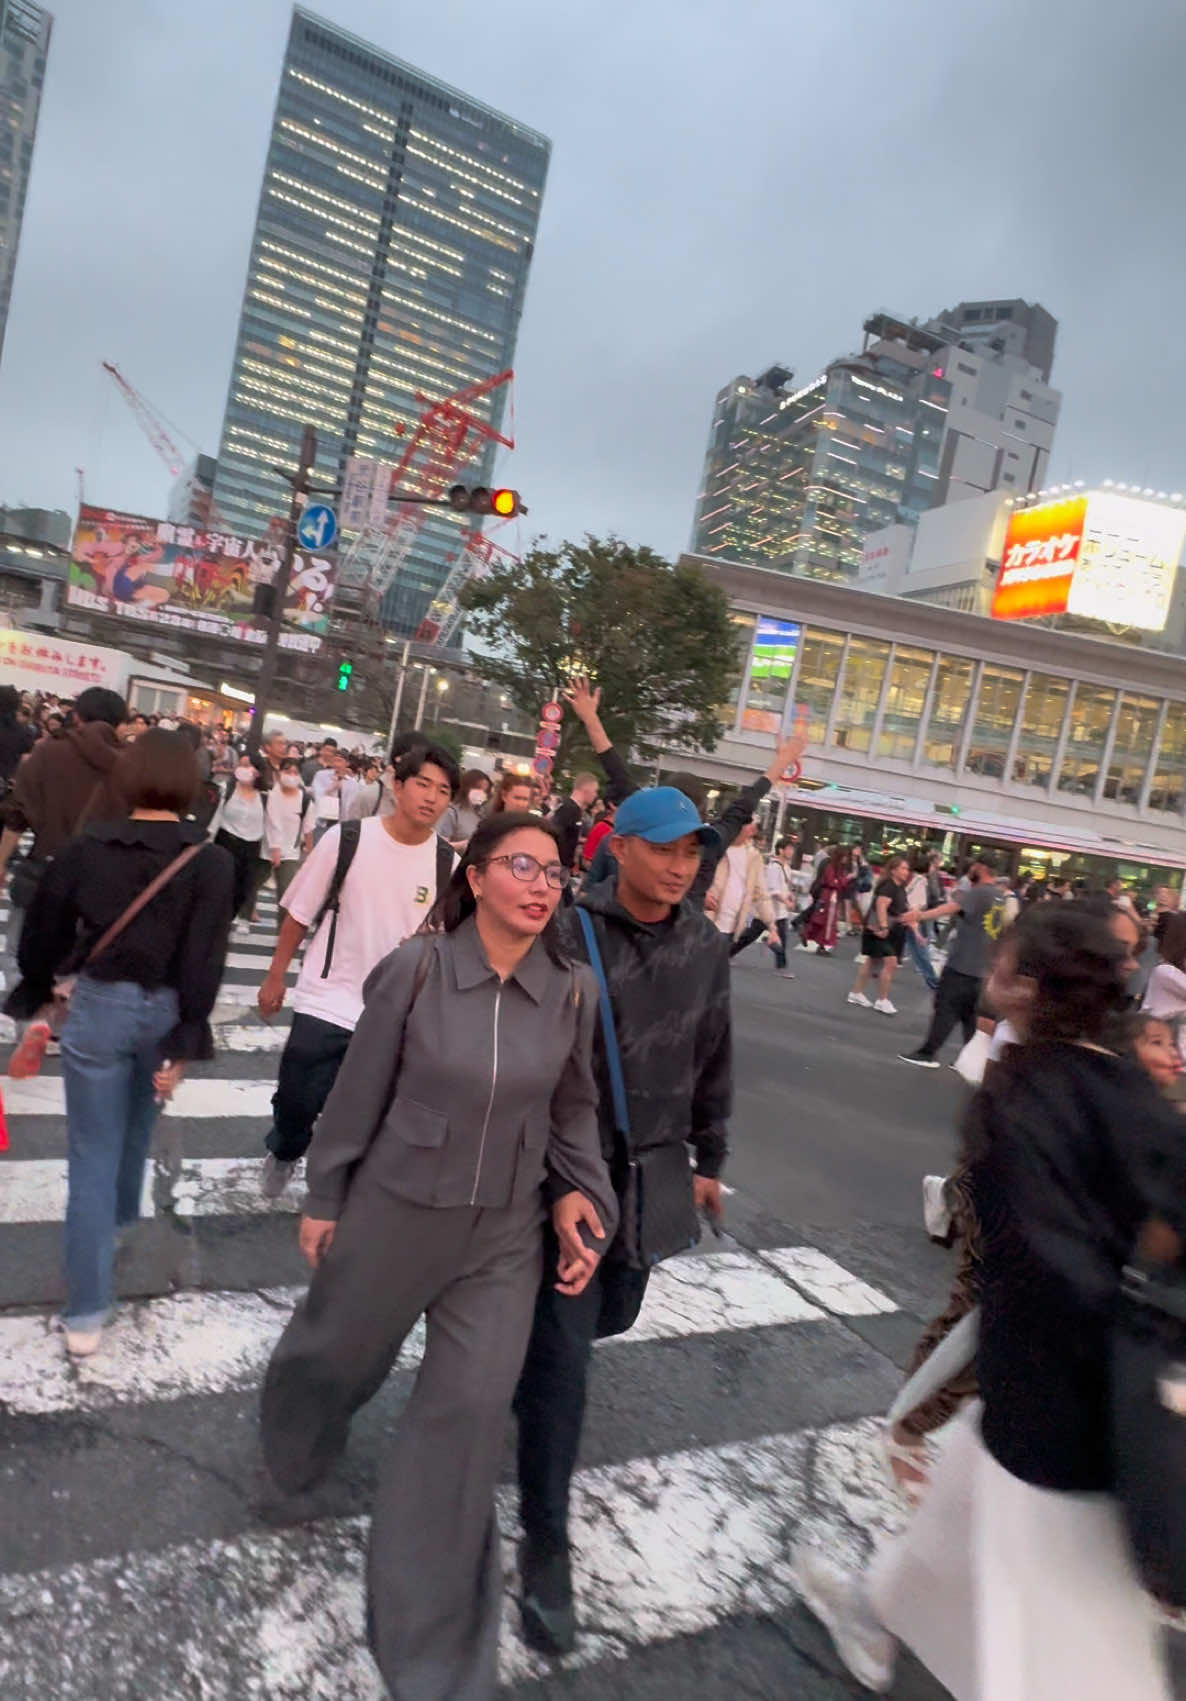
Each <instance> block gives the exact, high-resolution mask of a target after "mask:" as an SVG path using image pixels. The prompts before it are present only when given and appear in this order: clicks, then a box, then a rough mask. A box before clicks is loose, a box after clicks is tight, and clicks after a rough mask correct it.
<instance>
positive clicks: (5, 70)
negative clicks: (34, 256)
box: [0, 0, 53, 358]
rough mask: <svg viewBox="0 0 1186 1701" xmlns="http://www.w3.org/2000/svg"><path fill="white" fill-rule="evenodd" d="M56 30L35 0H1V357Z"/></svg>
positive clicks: (51, 20)
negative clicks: (43, 91)
mask: <svg viewBox="0 0 1186 1701" xmlns="http://www.w3.org/2000/svg"><path fill="white" fill-rule="evenodd" d="M52 29H53V19H52V17H51V16H50V14H49V13H48V12H47V11H45V10H44V8H43V7H41V6H35V5H33V4H32V0H0V358H2V357H3V354H4V332H5V329H6V327H7V324H8V308H9V303H10V302H11V300H12V280H13V275H14V273H15V271H16V260H17V249H18V246H19V244H20V239H21V221H22V219H23V218H24V214H25V196H26V195H27V193H28V189H29V174H30V172H31V171H32V169H33V145H34V143H35V141H36V139H37V117H38V113H39V112H40V109H41V89H42V84H43V83H44V82H45V64H46V58H47V56H48V54H49V39H50V33H51V31H52Z"/></svg>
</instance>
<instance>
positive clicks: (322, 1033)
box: [258, 744, 461, 1199]
mask: <svg viewBox="0 0 1186 1701" xmlns="http://www.w3.org/2000/svg"><path fill="white" fill-rule="evenodd" d="M392 771H393V774H394V779H393V781H392V786H391V791H392V795H393V797H394V799H395V807H394V809H393V810H392V812H391V814H390V815H374V816H371V817H370V818H369V819H367V820H365V821H345V822H340V823H337V824H335V825H334V826H333V827H332V828H331V829H330V831H329V832H327V833H326V834H325V836H324V837H323V838H322V839H321V840H320V842H319V843H318V844H316V845H315V846H314V848H313V851H312V853H311V854H310V856H309V858H308V860H307V861H306V863H305V865H304V867H303V868H302V869H301V871H300V873H299V874H298V875H297V876H296V879H295V880H294V881H293V882H292V885H291V886H290V887H289V888H288V891H287V893H286V895H285V897H284V900H283V908H284V909H285V910H286V911H287V912H288V913H287V914H286V915H285V917H284V921H283V922H282V924H281V927H280V936H279V938H278V940H277V941H276V950H275V953H274V955H273V957H272V963H271V967H270V968H269V970H268V973H267V976H266V978H265V980H264V983H263V985H262V986H261V987H260V989H259V1000H258V1002H259V1008H260V1011H261V1012H262V1014H263V1015H265V1016H274V1015H275V1014H276V1013H277V1011H278V1010H279V1009H280V1007H281V1005H282V1004H283V1003H284V998H285V992H286V987H285V980H284V977H285V974H286V973H287V971H288V967H289V964H290V963H291V962H292V960H293V957H294V956H295V955H296V952H297V949H298V947H299V946H300V944H301V941H302V940H303V939H304V938H305V935H306V934H307V933H308V932H309V930H310V928H313V929H315V933H314V937H313V938H312V939H311V940H310V942H309V945H308V948H307V950H306V951H305V956H304V961H303V962H302V964H301V972H300V976H299V978H298V980H297V983H296V986H295V988H294V989H293V994H292V1008H293V1012H294V1014H293V1018H292V1027H291V1028H290V1030H289V1034H288V1042H287V1044H286V1045H285V1047H284V1051H283V1054H282V1055H281V1058H280V1076H279V1080H278V1082H277V1085H276V1093H275V1096H274V1098H273V1099H272V1127H271V1129H270V1131H269V1133H268V1136H267V1139H266V1142H265V1144H266V1145H267V1148H268V1151H267V1156H266V1157H265V1159H264V1165H263V1170H262V1173H261V1176H260V1188H261V1191H262V1192H263V1194H264V1196H265V1198H268V1199H278V1198H279V1197H280V1195H281V1194H282V1193H283V1192H284V1190H285V1188H286V1187H287V1186H288V1183H289V1181H290V1180H291V1179H292V1174H293V1171H294V1169H295V1168H296V1165H297V1163H298V1162H299V1160H300V1159H301V1158H303V1157H304V1155H305V1153H306V1151H307V1150H308V1148H309V1142H310V1140H311V1139H312V1138H313V1124H314V1123H315V1122H316V1120H317V1118H318V1117H319V1116H320V1114H321V1112H322V1109H323V1108H324V1105H325V1101H326V1099H327V1098H328V1097H329V1094H330V1088H331V1087H332V1086H333V1084H334V1082H335V1080H336V1079H337V1075H338V1070H339V1068H340V1067H341V1063H342V1059H343V1058H344V1057H345V1055H346V1049H347V1047H348V1046H349V1044H350V1040H351V1038H352V1036H353V1033H354V1029H355V1027H356V1026H357V1024H358V1018H359V1017H360V1016H361V1015H362V988H363V983H364V982H365V981H366V978H367V976H368V975H369V974H370V972H371V970H372V969H373V968H374V967H375V965H376V964H377V963H381V962H382V961H383V958H384V957H386V956H387V955H388V954H389V953H390V952H392V951H394V950H395V948H396V946H397V945H400V944H402V943H403V941H404V940H405V939H409V938H411V936H412V934H413V933H415V932H416V931H417V929H418V928H419V927H420V924H421V923H422V922H423V920H424V918H425V916H426V915H427V914H428V912H429V910H430V909H431V908H432V906H433V904H434V903H435V902H436V895H437V891H438V888H439V887H441V886H443V885H444V884H445V883H446V881H447V880H448V879H449V876H450V875H451V874H452V872H453V868H454V866H455V865H456V862H457V855H456V852H455V851H454V850H453V847H452V846H451V845H448V844H446V843H445V841H444V839H442V838H439V837H438V835H437V831H436V827H437V822H438V821H439V820H440V818H441V816H442V815H443V814H444V813H445V810H446V809H447V808H448V807H449V805H450V803H451V802H452V801H453V799H454V797H455V796H456V795H457V790H458V787H459V786H460V784H461V775H460V773H459V772H458V768H457V763H456V762H455V761H454V760H453V758H452V756H450V754H449V752H448V751H447V750H442V749H439V748H438V747H436V746H435V745H431V744H422V745H418V746H417V747H416V748H414V749H412V750H410V751H408V752H407V753H406V754H403V755H400V754H398V753H397V752H396V751H393V752H392Z"/></svg>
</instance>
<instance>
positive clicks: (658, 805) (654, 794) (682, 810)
mask: <svg viewBox="0 0 1186 1701" xmlns="http://www.w3.org/2000/svg"><path fill="white" fill-rule="evenodd" d="M614 832H615V833H616V834H617V835H618V836H619V837H620V838H623V839H646V840H647V841H648V842H649V843H650V844H652V845H669V844H671V843H672V842H673V841H674V840H675V839H682V838H686V837H687V835H688V834H689V833H695V835H696V837H697V838H698V839H699V840H700V843H701V844H702V845H713V844H719V843H720V834H719V833H718V832H717V830H716V828H715V827H709V826H706V825H705V823H704V822H703V821H702V820H701V819H700V813H699V811H698V810H697V808H696V805H695V804H694V803H693V802H692V800H691V798H690V797H685V796H684V794H683V792H682V791H677V790H676V789H675V787H674V786H651V787H650V788H649V789H648V790H647V791H636V792H632V793H631V795H630V796H629V797H628V798H627V799H626V801H625V802H624V803H620V804H619V805H618V813H617V814H616V815H615V816H614Z"/></svg>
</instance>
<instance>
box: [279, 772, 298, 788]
mask: <svg viewBox="0 0 1186 1701" xmlns="http://www.w3.org/2000/svg"><path fill="white" fill-rule="evenodd" d="M300 783H301V776H300V775H299V774H281V776H280V784H281V785H282V786H283V787H284V789H285V791H295V790H296V788H297V787H298V786H299V785H300Z"/></svg>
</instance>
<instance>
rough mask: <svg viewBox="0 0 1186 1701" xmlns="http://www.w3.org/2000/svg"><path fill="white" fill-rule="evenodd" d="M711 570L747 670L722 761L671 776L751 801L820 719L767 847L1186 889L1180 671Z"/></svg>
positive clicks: (1184, 694) (884, 600)
mask: <svg viewBox="0 0 1186 1701" xmlns="http://www.w3.org/2000/svg"><path fill="white" fill-rule="evenodd" d="M699 565H700V566H701V567H702V568H703V569H704V570H705V571H706V572H707V574H708V576H709V578H710V579H711V580H712V581H713V582H714V583H716V584H718V585H719V586H720V587H721V588H722V589H723V590H724V592H725V593H726V595H727V596H728V598H729V602H730V606H731V610H732V618H733V622H734V625H735V627H736V631H737V639H738V660H739V665H740V670H741V671H740V678H739V682H738V686H737V689H736V691H735V693H734V696H733V698H732V700H731V701H730V702H729V703H728V704H727V705H726V706H725V710H724V720H725V723H726V730H725V733H724V735H723V737H722V738H721V740H720V742H719V744H718V745H717V747H716V749H715V750H714V751H713V752H712V753H711V754H709V755H702V756H691V757H689V756H687V755H686V754H685V753H683V752H681V753H680V756H679V759H678V764H677V763H676V761H675V760H674V759H673V761H672V764H671V765H672V766H673V767H674V766H677V765H678V766H680V767H691V768H694V769H695V771H696V772H698V773H699V774H701V775H702V776H703V777H704V778H705V779H706V780H708V781H709V782H710V784H712V785H715V786H717V787H719V788H720V789H721V790H722V791H724V790H726V789H729V788H733V787H738V786H741V785H745V784H747V783H748V782H749V780H750V779H752V778H753V776H754V775H755V774H757V773H760V772H761V771H762V770H763V769H764V768H765V767H766V765H767V763H768V762H769V760H770V755H771V751H772V749H773V748H774V745H775V742H776V740H777V739H778V737H779V736H780V732H781V729H782V728H784V727H787V726H789V725H790V723H791V720H792V717H793V715H794V713H795V712H796V710H797V711H799V712H800V713H805V714H806V719H807V735H808V747H807V751H806V753H805V755H804V758H803V763H802V770H803V771H802V774H801V775H800V776H799V777H798V779H797V780H796V781H795V782H794V783H788V784H787V785H786V786H785V787H784V788H781V797H780V796H778V795H775V796H774V797H773V798H772V799H771V801H770V802H769V803H768V804H767V805H766V806H765V819H764V822H763V825H764V826H765V828H766V829H767V830H768V831H771V832H772V831H774V830H775V828H776V826H777V825H781V826H782V827H784V828H785V827H788V826H792V825H793V826H795V827H797V828H798V829H799V830H801V831H802V832H803V833H804V834H805V836H807V837H808V838H809V839H810V842H811V843H813V844H831V843H835V842H848V843H855V842H862V843H864V844H865V845H867V846H871V847H873V848H874V849H876V850H877V851H879V852H885V851H888V850H891V849H895V848H906V847H908V846H921V845H933V846H935V847H936V848H937V849H939V850H941V851H942V852H943V854H944V855H945V857H947V858H950V859H951V860H952V861H956V860H958V859H960V858H961V857H963V856H966V855H968V854H969V853H970V852H972V851H973V850H975V849H978V848H990V849H993V850H994V851H997V852H998V853H1000V854H1002V855H1003V857H1004V859H1005V861H1006V865H1007V866H1011V867H1012V868H1013V869H1014V871H1018V870H1020V869H1026V870H1028V871H1029V872H1030V873H1031V874H1034V873H1036V874H1044V873H1051V872H1053V873H1057V874H1063V875H1067V876H1072V877H1073V876H1083V877H1085V878H1088V879H1090V880H1091V881H1093V882H1094V883H1098V882H1099V881H1100V879H1101V878H1102V877H1103V876H1105V875H1108V876H1110V875H1111V874H1113V873H1116V874H1119V875H1120V876H1121V877H1122V878H1123V879H1124V880H1125V881H1127V882H1130V883H1131V884H1132V885H1133V886H1135V887H1138V888H1140V889H1142V890H1146V889H1147V890H1149V891H1152V889H1153V888H1154V887H1155V886H1157V885H1163V884H1164V885H1171V886H1175V887H1177V886H1180V884H1181V881H1182V873H1181V871H1182V870H1183V869H1184V868H1186V678H1184V677H1183V672H1182V664H1181V660H1180V658H1178V657H1175V656H1171V655H1167V654H1165V653H1163V652H1158V651H1153V650H1143V649H1135V650H1134V649H1132V648H1129V647H1126V646H1124V645H1122V644H1115V643H1110V642H1107V641H1103V640H1101V639H1099V638H1096V637H1088V636H1083V635H1080V634H1077V633H1070V632H1054V631H1050V630H1049V629H1048V628H1046V627H1044V626H1038V625H1034V624H1032V623H1027V622H1025V621H1021V620H1000V619H997V620H991V619H985V618H983V617H981V616H978V615H974V614H965V613H963V612H961V611H959V610H956V609H952V608H943V607H937V606H935V605H933V604H930V603H922V602H907V601H905V600H903V599H900V598H895V597H889V596H877V595H872V594H870V593H868V592H866V591H859V590H854V589H851V588H850V587H848V586H841V585H835V584H826V583H823V582H821V581H819V580H810V579H796V578H793V577H789V576H788V575H787V574H785V573H780V572H778V571H775V570H773V569H772V568H770V567H766V566H744V565H741V564H738V563H734V562H713V561H707V560H704V559H703V558H701V559H700V561H699Z"/></svg>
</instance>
